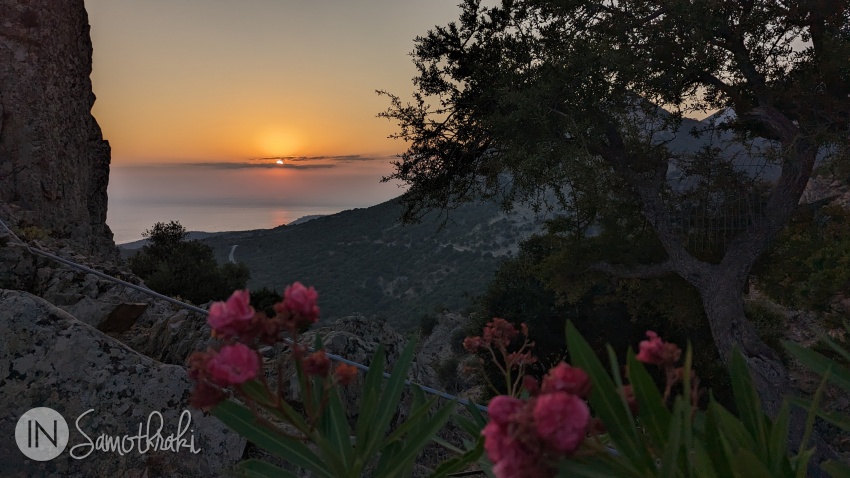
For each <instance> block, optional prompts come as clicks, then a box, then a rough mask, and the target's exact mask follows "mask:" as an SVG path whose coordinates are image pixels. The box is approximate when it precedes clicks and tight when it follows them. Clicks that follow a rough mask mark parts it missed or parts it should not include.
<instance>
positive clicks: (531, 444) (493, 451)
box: [464, 319, 699, 478]
mask: <svg viewBox="0 0 850 478" xmlns="http://www.w3.org/2000/svg"><path fill="white" fill-rule="evenodd" d="M520 328H521V332H520V331H518V330H516V329H515V328H514V327H513V326H512V325H511V324H510V323H508V322H507V321H505V320H503V319H493V321H492V322H490V323H488V324H487V326H486V327H485V329H484V333H483V335H482V337H469V338H467V339H466V341H465V342H464V346H465V347H466V349H467V351H469V352H471V353H476V352H481V351H482V350H483V351H489V352H490V355H491V359H492V360H493V362H494V363H495V364H496V365H497V366H499V367H500V370H501V371H502V372H503V373H504V374H505V375H506V379H507V380H508V389H509V390H510V386H511V382H512V381H513V382H515V383H519V381H520V378H521V383H522V390H519V391H517V390H515V391H514V392H515V393H513V394H511V393H508V394H506V395H499V396H496V397H495V398H493V399H492V400H491V402H490V404H489V406H488V414H489V422H488V423H487V425H486V426H485V427H484V429H483V430H482V432H481V434H482V435H483V437H484V449H485V451H486V453H487V457H488V458H489V459H490V461H491V462H492V463H493V465H494V466H493V473H494V474H495V475H496V477H498V478H520V477H523V478H525V477H528V478H537V477H540V478H546V477H552V476H555V475H556V474H557V466H558V463H560V462H562V461H563V460H569V459H571V458H572V457H574V456H580V455H582V454H584V455H588V454H592V453H600V452H601V453H608V451H607V449H606V447H604V446H603V445H602V442H601V440H598V439H597V438H599V435H601V434H602V433H604V432H605V430H604V426H603V424H602V422H601V421H600V420H598V419H596V418H593V417H592V416H591V412H590V408H589V406H588V403H587V400H588V397H589V396H590V394H591V392H592V381H591V379H590V377H589V375H588V374H587V372H585V371H584V370H582V369H581V368H578V367H573V366H571V365H569V364H567V363H566V362H560V363H558V364H557V365H555V366H554V367H552V368H551V369H549V371H548V373H547V374H546V375H545V376H544V377H543V379H542V381H538V380H537V379H535V378H534V377H531V376H528V375H524V376H522V377H511V376H510V375H509V374H510V371H511V370H513V369H519V368H520V367H521V366H522V365H524V364H528V363H533V357H531V354H530V352H529V351H528V349H529V348H530V346H533V344H531V343H530V342H529V341H528V339H527V336H528V331H527V328H526V326H525V324H522V326H521V327H520ZM520 334H521V335H523V336H525V337H526V339H525V341H524V342H523V343H522V344H521V346H520V348H519V351H518V352H508V347H509V346H510V345H511V344H512V343H513V342H514V341H515V340H516V339H517V338H518V337H519V335H520ZM646 336H647V340H644V341H641V342H640V344H639V347H638V348H639V352H638V354H637V355H636V356H635V358H636V359H637V360H638V361H640V362H643V363H645V364H648V365H655V366H658V367H660V368H661V369H662V371H663V372H664V376H665V377H666V381H667V383H666V389H665V393H664V400H665V401H666V400H667V399H668V397H669V396H670V393H671V390H672V389H673V387H674V386H675V385H676V384H677V383H679V382H680V381H681V377H682V374H683V369H682V367H681V366H678V365H677V364H678V362H679V360H680V358H681V355H682V351H681V349H680V348H679V347H678V346H677V345H675V344H672V343H668V342H665V341H663V340H662V339H661V338H660V337H659V336H658V334H656V333H655V332H653V331H647V333H646ZM691 377H692V381H691V383H692V390H690V392H691V399H692V402H693V406H694V407H696V400H697V399H698V396H699V395H698V380H696V376H695V375H694V374H693V372H692V374H691ZM620 393H621V394H622V397H623V399H625V402H626V403H627V404H628V406H629V408H630V409H631V411H632V413H633V414H637V412H638V410H637V402H636V399H635V395H634V390H633V389H632V386H631V385H629V384H625V385H623V386H622V388H621V389H620ZM520 394H522V395H523V396H524V397H525V398H519V395H520ZM584 444H587V446H586V447H583V445H584Z"/></svg>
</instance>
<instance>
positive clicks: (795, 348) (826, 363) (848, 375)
mask: <svg viewBox="0 0 850 478" xmlns="http://www.w3.org/2000/svg"><path fill="white" fill-rule="evenodd" d="M783 343H784V344H785V348H786V349H788V351H789V352H791V355H793V356H794V357H795V358H796V359H797V360H799V361H800V362H801V363H802V364H803V365H805V366H806V367H808V368H809V369H811V370H812V371H813V372H815V373H817V374H818V375H822V374H823V373H824V372H826V371H827V370H832V376H831V377H830V382H832V384H834V385H836V386H838V387H841V388H843V389H844V390H846V391H847V392H850V370H848V369H847V368H846V367H844V366H842V365H840V364H839V363H838V362H836V361H835V360H832V359H830V358H828V357H826V356H824V355H823V354H821V353H819V352H815V351H814V350H812V349H808V348H806V347H803V346H800V345H798V344H795V343H794V342H787V341H786V342H783Z"/></svg>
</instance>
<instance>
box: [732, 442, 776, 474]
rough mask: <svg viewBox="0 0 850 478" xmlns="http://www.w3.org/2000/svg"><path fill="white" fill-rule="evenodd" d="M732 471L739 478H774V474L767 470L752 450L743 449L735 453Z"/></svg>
mask: <svg viewBox="0 0 850 478" xmlns="http://www.w3.org/2000/svg"><path fill="white" fill-rule="evenodd" d="M732 470H733V471H734V473H735V476H736V477H739V478H774V476H775V475H774V474H773V473H771V472H770V470H768V469H767V468H765V466H764V464H763V463H762V462H761V461H759V458H758V456H756V454H755V453H753V452H752V451H751V450H748V449H745V448H742V449H739V450H738V451H737V452H736V453H735V458H734V459H733V460H732Z"/></svg>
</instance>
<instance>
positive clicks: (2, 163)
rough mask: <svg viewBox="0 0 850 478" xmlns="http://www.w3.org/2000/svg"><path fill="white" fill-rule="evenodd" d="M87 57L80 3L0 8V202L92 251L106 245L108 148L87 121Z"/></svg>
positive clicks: (7, 2)
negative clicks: (16, 206) (19, 208)
mask: <svg viewBox="0 0 850 478" xmlns="http://www.w3.org/2000/svg"><path fill="white" fill-rule="evenodd" d="M91 54H92V45H91V39H90V37H89V24H88V15H87V14H86V10H85V7H84V4H83V0H0V202H3V203H10V204H16V205H19V206H21V208H22V209H24V210H26V211H28V212H30V214H29V215H27V216H26V222H27V224H25V225H26V226H36V227H39V228H41V229H43V230H45V231H47V232H49V233H50V234H51V235H52V236H54V237H62V238H71V239H74V240H75V241H77V242H78V243H79V244H81V245H83V247H84V248H85V249H86V250H99V249H107V248H109V247H111V246H112V232H111V231H110V230H109V227H108V226H107V225H106V209H107V204H106V202H107V197H106V186H107V183H108V181H109V161H110V148H109V143H108V142H106V141H104V140H103V136H102V133H101V130H100V127H99V126H98V124H97V121H95V119H94V117H93V116H92V115H91V108H92V105H93V104H94V101H95V96H94V94H93V93H92V87H91V81H90V79H89V74H90V73H91V69H92V55H91ZM4 219H5V218H4Z"/></svg>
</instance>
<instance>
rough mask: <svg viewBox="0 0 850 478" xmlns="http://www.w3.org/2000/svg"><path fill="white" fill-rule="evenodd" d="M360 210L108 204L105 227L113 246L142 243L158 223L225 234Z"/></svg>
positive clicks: (283, 206) (276, 206) (249, 205)
mask: <svg viewBox="0 0 850 478" xmlns="http://www.w3.org/2000/svg"><path fill="white" fill-rule="evenodd" d="M354 207H359V206H350V205H335V206H328V205H325V206H303V205H297V206H287V205H269V204H262V203H256V204H250V203H249V204H233V205H222V204H197V203H157V202H114V203H113V202H110V204H109V209H108V211H107V217H106V224H107V225H108V226H109V228H110V229H111V230H112V233H113V235H114V241H115V243H116V244H126V243H128V242H134V241H138V240H140V239H144V237H143V236H142V233H143V232H144V231H145V230H148V229H150V228H151V227H152V226H153V225H154V224H156V223H157V222H170V221H178V222H180V224H181V225H183V226H184V227H185V228H186V229H187V230H188V231H202V232H227V231H249V230H255V229H272V228H275V227H277V226H281V225H285V224H290V223H292V222H294V221H296V220H298V219H299V218H302V217H304V216H313V215H330V214H336V213H338V212H341V211H345V210H347V209H352V208H354Z"/></svg>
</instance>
